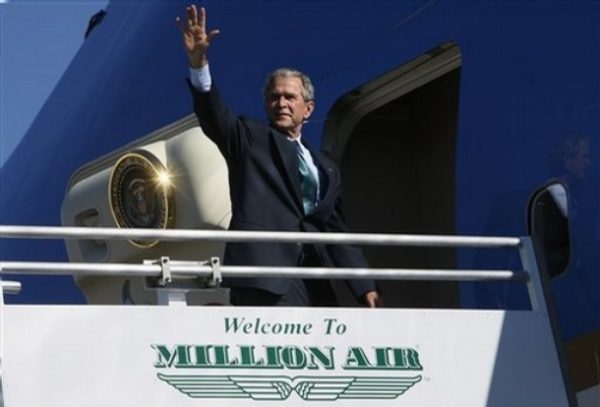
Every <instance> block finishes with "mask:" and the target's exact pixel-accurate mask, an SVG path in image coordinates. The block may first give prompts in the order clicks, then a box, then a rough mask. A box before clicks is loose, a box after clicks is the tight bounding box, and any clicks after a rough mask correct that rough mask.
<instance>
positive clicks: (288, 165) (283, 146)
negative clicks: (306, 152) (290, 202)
mask: <svg viewBox="0 0 600 407" xmlns="http://www.w3.org/2000/svg"><path fill="white" fill-rule="evenodd" d="M270 135H271V138H272V139H273V141H274V144H275V146H276V149H277V153H278V154H276V155H277V157H274V158H275V159H276V161H277V164H278V166H279V168H280V170H281V172H282V173H283V178H284V180H285V182H286V184H287V186H288V188H289V189H290V191H291V194H292V196H293V198H294V201H295V202H296V205H297V209H299V210H300V212H302V211H303V209H302V208H303V206H302V193H301V191H300V179H299V175H298V156H297V155H296V147H295V146H294V144H293V143H291V142H290V141H289V140H288V139H287V138H286V137H285V136H284V135H282V134H278V133H277V132H275V131H273V130H272V131H271V132H270Z"/></svg>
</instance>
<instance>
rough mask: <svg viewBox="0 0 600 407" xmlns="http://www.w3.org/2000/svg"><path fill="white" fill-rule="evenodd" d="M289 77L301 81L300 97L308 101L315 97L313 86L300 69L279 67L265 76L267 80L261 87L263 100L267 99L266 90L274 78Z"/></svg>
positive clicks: (268, 89)
mask: <svg viewBox="0 0 600 407" xmlns="http://www.w3.org/2000/svg"><path fill="white" fill-rule="evenodd" d="M290 77H294V78H299V79H300V81H302V97H303V98H304V100H305V101H307V102H308V101H311V100H314V99H315V88H314V86H313V84H312V82H311V81H310V78H309V77H308V76H306V75H304V74H303V73H302V72H300V71H297V70H296V69H292V68H279V69H276V70H274V71H273V72H271V73H270V74H269V75H268V76H267V80H266V81H265V87H264V88H263V95H264V97H265V100H266V99H267V96H268V92H269V91H270V89H271V85H272V84H273V81H274V80H275V78H290Z"/></svg>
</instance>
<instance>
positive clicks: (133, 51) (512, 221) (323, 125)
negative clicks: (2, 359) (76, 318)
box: [0, 0, 600, 405]
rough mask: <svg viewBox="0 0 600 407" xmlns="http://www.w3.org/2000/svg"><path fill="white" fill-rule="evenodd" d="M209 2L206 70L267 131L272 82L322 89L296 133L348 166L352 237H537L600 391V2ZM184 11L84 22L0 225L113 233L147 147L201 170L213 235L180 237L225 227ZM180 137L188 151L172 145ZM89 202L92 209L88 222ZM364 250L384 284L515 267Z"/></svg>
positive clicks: (506, 296) (36, 251)
mask: <svg viewBox="0 0 600 407" xmlns="http://www.w3.org/2000/svg"><path fill="white" fill-rule="evenodd" d="M201 4H202V5H203V6H206V8H207V10H208V18H209V20H208V21H209V25H211V26H212V27H214V28H219V29H220V31H221V34H220V35H219V36H218V37H217V38H216V39H215V42H214V44H213V46H211V49H210V66H211V72H212V74H213V78H214V80H215V82H216V84H217V85H218V87H219V89H220V90H221V93H222V94H223V96H224V99H225V100H226V101H227V102H228V103H229V105H230V107H231V108H232V109H233V110H234V111H235V112H239V113H244V114H248V115H250V116H253V117H257V118H264V117H265V115H264V112H263V102H262V100H261V89H262V86H263V81H264V77H265V76H266V74H267V73H268V72H270V71H272V70H274V69H275V68H278V67H281V66H290V67H294V68H297V69H299V70H301V71H303V72H305V73H307V74H308V75H309V76H310V77H311V78H312V79H313V81H314V83H315V87H316V106H317V107H316V111H315V113H314V114H313V116H312V117H311V120H310V121H309V122H308V123H307V124H306V125H305V127H304V136H305V137H307V138H308V140H309V141H310V142H311V143H312V144H314V145H316V146H320V147H321V148H322V149H323V150H325V151H326V152H327V153H328V154H329V155H330V156H332V157H333V158H334V159H335V160H336V161H337V162H338V163H339V164H340V168H341V170H342V174H343V177H344V204H345V212H346V216H347V218H348V223H349V225H350V226H351V229H352V231H355V232H377V233H415V234H436V235H475V236H525V235H530V236H531V237H532V239H533V241H534V244H535V246H536V254H537V258H538V262H539V266H540V269H541V271H542V272H543V273H545V274H547V275H548V281H549V283H548V284H549V287H548V292H549V293H550V296H551V298H550V303H551V304H552V305H553V309H554V314H555V315H556V326H557V329H558V331H557V333H556V334H557V335H558V337H559V338H560V341H561V343H562V344H563V346H564V349H565V354H566V359H567V360H568V364H569V372H570V374H569V376H570V379H571V381H572V386H573V390H574V392H575V393H577V394H578V395H580V394H582V393H584V392H588V394H590V393H589V392H598V391H600V366H599V365H598V362H597V360H598V358H599V357H600V255H599V254H598V250H597V248H598V247H599V244H600V216H599V215H598V209H597V208H598V204H599V203H600V202H599V201H600V174H599V167H598V152H599V151H600V146H599V144H598V143H599V142H600V121H599V119H598V118H599V117H600V78H599V75H598V72H600V41H599V38H600V35H599V34H600V4H599V3H597V2H589V1H552V2H544V1H539V2H534V1H525V2H475V1H472V2H465V1H460V2H458V1H451V0H448V1H433V0H423V1H411V2H408V1H384V0H376V1H372V2H363V1H344V2H342V1H328V2H301V1H278V2H264V1H261V2H258V1H257V2H254V1H248V2H235V1H219V2H202V3H201ZM184 7H185V3H183V2H177V1H174V2H160V3H151V4H145V3H142V2H131V1H128V2H123V1H118V0H113V1H111V2H110V3H109V5H108V6H107V8H106V10H104V11H103V12H102V14H101V15H98V16H96V17H95V18H93V19H92V20H93V24H91V25H90V27H89V29H88V32H87V33H86V40H85V42H84V44H83V46H82V47H81V49H80V50H79V52H78V53H77V55H76V56H75V58H74V59H73V61H72V62H71V64H70V66H69V68H68V69H67V71H66V72H65V74H64V75H63V77H62V79H61V80H60V82H59V84H58V85H57V87H56V88H55V90H54V91H53V93H52V95H51V96H50V97H49V98H48V100H47V101H46V103H45V105H44V107H43V109H42V110H41V111H40V113H39V115H38V116H37V117H36V119H35V121H34V122H33V124H32V126H31V127H30V129H29V131H28V132H27V134H26V136H25V137H24V138H23V140H22V141H21V143H20V144H19V146H18V147H17V149H16V150H15V151H14V152H13V153H12V155H11V156H10V158H9V159H8V160H7V162H6V163H5V165H4V166H3V167H2V170H1V174H0V179H1V180H2V195H1V197H0V199H1V208H2V219H1V222H0V223H2V224H4V225H55V226H59V225H81V226H114V225H115V224H116V223H117V220H116V219H113V214H112V213H111V212H110V211H109V210H108V209H107V208H109V207H110V206H111V203H110V202H109V201H110V199H112V198H110V197H109V196H107V195H109V194H107V192H106V189H105V186H106V183H107V182H108V181H107V180H109V179H110V177H111V176H114V171H113V169H114V168H116V166H117V164H118V163H119V162H120V161H119V160H120V159H124V157H125V156H126V155H127V154H128V153H130V152H134V153H135V152H138V153H139V152H140V151H142V150H143V151H146V152H150V153H151V154H149V155H145V153H141V156H142V158H140V160H142V161H144V162H146V161H148V160H150V161H152V160H153V159H154V158H156V157H159V158H161V157H162V158H164V157H166V156H167V155H168V154H175V156H176V157H177V159H178V160H180V162H181V163H186V165H188V166H197V167H182V168H181V171H180V172H179V173H178V174H180V176H181V177H183V178H182V179H181V181H180V182H181V186H180V190H179V191H178V192H176V193H178V194H179V197H180V198H179V199H182V198H181V196H184V197H185V196H192V195H193V198H190V199H192V200H193V199H196V200H200V201H202V203H200V204H199V203H198V202H196V203H194V204H193V205H207V206H206V207H208V209H206V210H208V211H209V212H211V216H212V218H211V219H210V220H207V219H205V218H203V217H202V216H200V215H198V216H196V215H194V213H196V212H194V210H193V208H192V209H190V208H191V206H190V207H188V206H185V207H184V206H180V207H179V208H178V210H179V209H180V208H184V209H183V211H182V213H186V214H187V215H186V216H187V217H181V214H180V213H178V214H171V215H172V216H173V217H174V219H177V220H174V222H179V223H177V225H176V226H175V227H183V226H185V225H189V227H198V228H200V227H211V228H217V229H224V228H226V223H227V216H228V207H227V203H226V202H225V203H223V201H221V200H219V199H220V197H223V196H225V197H226V196H227V185H226V184H225V183H223V182H222V180H223V179H225V180H226V172H224V169H223V166H222V165H223V164H222V163H220V164H219V163H218V162H215V161H211V160H217V161H218V158H215V155H214V154H212V153H210V154H206V153H205V152H206V151H207V150H204V148H205V146H198V147H197V146H195V145H194V147H189V144H188V143H189V142H190V139H195V138H197V139H200V137H199V136H198V135H197V133H196V132H197V130H193V126H194V125H195V122H194V120H195V119H194V118H193V117H192V116H190V114H191V113H192V105H191V97H190V95H189V91H188V89H187V84H186V82H185V79H186V78H187V76H188V68H187V63H186V58H185V55H184V52H183V49H182V46H181V38H180V33H179V31H178V29H177V27H176V24H175V17H176V16H178V15H182V14H183V10H184ZM82 34H83V33H82ZM175 133H177V134H179V135H181V134H183V136H182V137H180V138H179V139H177V140H178V141H169V140H171V137H172V136H173V134H175ZM169 143H170V144H169ZM192 144H193V143H192ZM196 148H198V149H196ZM206 148H208V151H212V150H210V148H211V146H208V147H206ZM174 151H175V152H174ZM148 157H151V158H148ZM152 157H154V158H152ZM198 157H201V159H199V158H198ZM129 159H132V158H131V156H129ZM175 161H177V160H175ZM203 166H205V167H208V168H216V167H218V168H220V170H219V171H220V172H219V177H221V178H219V179H220V180H221V181H219V182H217V183H216V184H211V185H210V186H207V184H206V182H207V181H206V178H201V179H200V178H198V179H196V178H194V177H195V175H190V174H196V173H204V172H205V171H210V170H207V169H206V168H205V167H203ZM190 168H195V169H197V171H196V170H194V171H192V170H191V169H190ZM111 171H113V172H111ZM195 171H196V172H195ZM181 174H183V175H181ZM186 174H187V175H186ZM94 177H96V178H94ZM86 180H87V181H86ZM84 181H85V182H84ZM84 184H85V186H83V185H84ZM184 185H186V187H184ZM190 185H200V187H199V189H193V188H192V187H191V186H190ZM100 186H102V188H101V187H100ZM78 188H79V189H78ZM202 188H208V189H202ZM186 193H187V194H188V195H186ZM86 199H88V200H89V199H92V200H93V202H95V204H90V205H88V206H89V207H88V206H85V205H87V204H84V203H83V202H84V201H85V200H86ZM205 201H206V202H205ZM225 201H226V199H225ZM144 204H145V203H144ZM180 205H181V204H180ZM193 205H192V206H193ZM100 207H101V208H104V209H98V208H100ZM90 208H91V209H90ZM93 208H96V212H94V210H93ZM203 208H205V206H203ZM105 210H106V211H105ZM90 211H91V212H90ZM186 211H188V212H186ZM113 212H114V211H113ZM77 216H79V217H77ZM139 221H140V222H142V223H144V222H146V221H144V220H139ZM164 221H165V222H167V221H168V219H166V220H164ZM135 243H136V242H133V244H127V243H121V244H119V245H117V244H115V245H114V246H103V243H102V242H97V241H82V242H81V243H80V244H79V243H74V242H68V243H67V245H65V243H64V242H62V241H38V240H27V241H23V240H6V239H3V240H2V241H1V242H0V244H1V245H2V257H3V259H10V260H30V261H32V260H40V261H41V260H43V261H51V260H56V261H65V260H67V259H70V260H73V258H74V257H75V258H79V259H83V260H87V261H106V259H108V258H120V259H129V260H139V259H141V258H143V257H144V256H147V255H148V253H155V252H153V250H155V251H156V252H158V251H159V249H162V248H164V247H165V246H160V245H158V246H156V242H143V241H142V242H139V241H138V242H137V245H136V244H135ZM78 245H79V246H78ZM86 245H87V246H86ZM65 246H67V247H68V248H67V247H65ZM144 246H148V247H149V248H148V250H149V251H144V250H146V249H144ZM169 250H172V251H173V253H184V252H186V251H188V250H191V248H190V247H183V246H181V247H179V248H177V247H171V246H169ZM206 250H207V252H206V253H208V252H214V251H215V250H216V251H219V250H221V249H220V248H219V247H209V248H207V249H206ZM364 250H365V254H366V256H367V258H368V260H369V262H370V264H371V265H372V266H373V267H390V266H397V265H402V266H403V267H413V268H456V267H460V268H465V269H468V268H479V267H481V265H484V264H485V265H486V267H488V266H489V267H495V268H499V269H506V268H514V267H517V266H516V264H517V261H518V258H517V256H516V255H515V254H514V253H508V252H506V253H503V252H501V253H498V252H494V253H491V252H489V253H488V252H486V251H485V250H483V251H482V250H478V251H474V250H467V249H460V250H459V249H433V248H419V249H417V248H402V249H398V248H379V247H365V248H364ZM86 256H88V257H86ZM111 256H113V257H111ZM198 256H199V257H203V256H205V253H204V252H202V253H199V254H198ZM490 265H491V266H490ZM12 279H17V280H20V281H22V282H23V292H22V294H21V295H19V296H15V297H7V302H11V303H40V304H44V303H53V304H56V303H84V302H85V301H86V299H85V297H84V295H83V294H82V291H81V290H80V289H79V287H78V286H77V285H76V284H75V283H74V281H73V280H72V278H71V277H47V278H43V279H40V278H39V277H36V278H33V277H28V276H19V277H14V278H12ZM80 283H81V282H80ZM82 284H83V283H82ZM338 289H339V296H340V298H342V303H344V304H347V305H352V299H351V298H349V295H348V292H346V291H344V288H343V287H342V286H340V287H338ZM381 290H382V292H383V296H384V298H385V301H386V304H387V305H388V306H390V307H408V308H410V307H412V308H418V307H425V308H427V307H438V308H440V307H441V308H475V307H478V308H490V309H497V308H500V309H514V310H520V309H527V308H529V307H531V304H529V302H528V299H527V296H526V291H525V289H524V288H523V287H516V288H515V287H514V286H513V285H508V284H503V283H481V282H474V283H460V284H457V283H431V282H406V281H398V282H382V283H381ZM119 295H120V294H119ZM580 405H586V404H584V403H583V402H582V401H581V399H580ZM590 405H591V404H590Z"/></svg>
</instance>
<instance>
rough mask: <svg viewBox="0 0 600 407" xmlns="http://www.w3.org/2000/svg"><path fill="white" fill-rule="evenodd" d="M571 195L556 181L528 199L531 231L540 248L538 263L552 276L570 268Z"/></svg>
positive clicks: (538, 250) (538, 248) (538, 249)
mask: <svg viewBox="0 0 600 407" xmlns="http://www.w3.org/2000/svg"><path fill="white" fill-rule="evenodd" d="M568 198H569V196H568V191H567V189H566V188H565V186H564V185H563V184H561V183H558V182H555V183H552V184H549V185H547V186H545V187H543V188H540V189H539V190H538V191H537V192H536V193H535V194H534V195H533V197H532V198H531V200H530V203H529V234H530V235H531V237H532V239H533V241H534V243H535V245H536V251H537V257H538V263H539V267H540V268H542V269H545V270H546V271H547V272H548V275H549V276H550V277H551V278H553V277H556V276H559V275H561V274H562V273H564V272H565V271H566V269H567V265H568V264H569V258H570V254H571V239H570V235H569V199H568Z"/></svg>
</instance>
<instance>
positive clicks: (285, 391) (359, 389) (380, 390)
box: [158, 373, 421, 401]
mask: <svg viewBox="0 0 600 407" xmlns="http://www.w3.org/2000/svg"><path fill="white" fill-rule="evenodd" d="M158 378H159V379H160V380H162V381H164V382H166V383H168V384H169V385H171V386H173V387H174V388H176V389H177V390H179V391H180V392H182V393H184V394H186V395H187V396H189V397H192V398H251V399H253V400H286V399H287V398H288V397H290V394H292V392H296V394H297V395H298V396H300V397H301V398H302V399H304V400H307V401H319V400H320V401H333V400H338V399H395V398H397V397H398V396H400V395H401V394H403V393H404V392H406V391H407V390H408V389H410V388H411V387H412V386H414V385H415V384H416V383H418V382H420V381H421V376H420V375H419V376H411V377H377V376H371V377H355V376H326V377H323V376H298V377H294V378H292V377H288V376H243V375H216V376H200V375H166V374H161V373H158Z"/></svg>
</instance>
